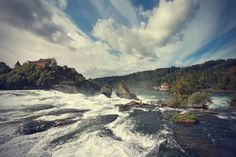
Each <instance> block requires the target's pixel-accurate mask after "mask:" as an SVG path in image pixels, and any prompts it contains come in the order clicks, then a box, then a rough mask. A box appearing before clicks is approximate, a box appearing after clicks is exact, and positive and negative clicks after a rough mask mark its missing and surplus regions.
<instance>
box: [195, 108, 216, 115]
mask: <svg viewBox="0 0 236 157" xmlns="http://www.w3.org/2000/svg"><path fill="white" fill-rule="evenodd" d="M199 111H200V112H201V113H206V114H217V112H216V111H214V110H212V109H199Z"/></svg>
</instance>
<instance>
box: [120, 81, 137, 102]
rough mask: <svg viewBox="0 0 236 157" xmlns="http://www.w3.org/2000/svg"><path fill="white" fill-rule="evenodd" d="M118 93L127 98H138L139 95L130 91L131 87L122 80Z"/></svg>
mask: <svg viewBox="0 0 236 157" xmlns="http://www.w3.org/2000/svg"><path fill="white" fill-rule="evenodd" d="M116 95H117V96H118V97H120V98H126V99H135V100H138V98H137V96H136V95H135V94H133V93H130V91H129V89H128V88H127V86H126V85H125V83H124V82H120V83H119V84H118V85H117V88H116Z"/></svg>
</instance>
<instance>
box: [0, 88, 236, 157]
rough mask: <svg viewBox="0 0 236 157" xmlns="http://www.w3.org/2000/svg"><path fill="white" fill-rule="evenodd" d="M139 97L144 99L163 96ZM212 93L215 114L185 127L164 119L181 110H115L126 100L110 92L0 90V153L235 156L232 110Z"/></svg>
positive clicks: (20, 156) (14, 156)
mask: <svg viewBox="0 0 236 157" xmlns="http://www.w3.org/2000/svg"><path fill="white" fill-rule="evenodd" d="M138 97H139V98H141V99H142V100H143V101H145V102H149V101H154V100H156V99H159V100H162V99H166V97H167V95H165V94H161V93H157V94H156V95H155V94H149V93H148V94H146V95H138ZM211 97H212V100H213V103H212V104H211V105H210V107H211V108H212V109H215V110H217V111H218V113H217V114H210V115H208V114H201V113H197V116H198V118H199V123H198V124H196V125H193V126H186V125H176V124H173V123H172V122H171V121H170V120H169V119H170V116H171V114H172V113H173V112H176V111H183V110H184V109H172V108H156V109H154V110H151V111H150V110H146V109H140V108H135V109H132V110H130V111H125V112H124V111H119V108H118V107H117V106H116V105H117V104H125V103H128V102H130V100H127V99H121V98H118V97H116V96H114V94H113V96H112V98H107V97H105V96H104V95H96V96H92V97H86V96H84V95H82V94H66V93H61V92H58V91H44V90H18V91H0V156H1V157H24V156H25V157H31V156H32V157H47V156H53V157H54V156H55V157H110V156H111V157H144V156H148V157H152V156H158V157H188V156H189V157H211V156H212V157H213V156H214V157H234V156H236V112H233V111H230V110H228V108H229V102H230V96H229V95H224V94H213V95H212V96H211ZM193 112H194V111H193Z"/></svg>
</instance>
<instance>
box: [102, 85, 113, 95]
mask: <svg viewBox="0 0 236 157" xmlns="http://www.w3.org/2000/svg"><path fill="white" fill-rule="evenodd" d="M101 93H102V94H104V95H106V96H107V97H108V98H110V97H111V94H112V88H111V86H110V85H108V84H104V85H103V86H102V88H101Z"/></svg>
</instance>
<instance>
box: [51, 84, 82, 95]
mask: <svg viewBox="0 0 236 157" xmlns="http://www.w3.org/2000/svg"><path fill="white" fill-rule="evenodd" d="M53 88H54V89H55V90H58V91H60V92H64V93H77V89H76V87H75V86H71V85H55V86H53Z"/></svg>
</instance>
